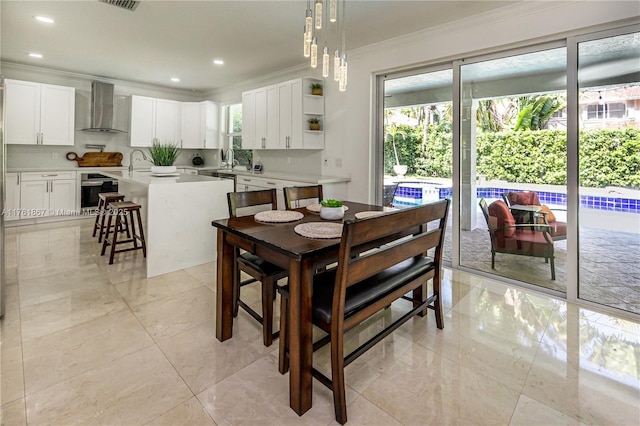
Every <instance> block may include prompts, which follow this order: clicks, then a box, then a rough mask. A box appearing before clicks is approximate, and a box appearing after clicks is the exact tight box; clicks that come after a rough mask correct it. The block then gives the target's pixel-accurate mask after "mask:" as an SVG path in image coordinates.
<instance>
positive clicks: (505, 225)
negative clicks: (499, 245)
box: [488, 200, 516, 238]
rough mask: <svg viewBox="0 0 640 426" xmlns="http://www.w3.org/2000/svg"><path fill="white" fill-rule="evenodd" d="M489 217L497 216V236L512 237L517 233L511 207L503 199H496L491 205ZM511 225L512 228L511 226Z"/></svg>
mask: <svg viewBox="0 0 640 426" xmlns="http://www.w3.org/2000/svg"><path fill="white" fill-rule="evenodd" d="M488 211H489V218H491V217H495V218H496V223H495V226H496V228H497V229H496V232H495V235H496V237H498V238H500V237H511V236H513V234H515V232H516V229H515V228H513V225H515V224H516V221H515V219H514V218H513V215H512V214H511V211H510V210H509V207H507V205H506V204H505V202H504V201H502V200H496V201H494V202H493V203H491V204H490V205H489V208H488ZM509 227H510V228H509Z"/></svg>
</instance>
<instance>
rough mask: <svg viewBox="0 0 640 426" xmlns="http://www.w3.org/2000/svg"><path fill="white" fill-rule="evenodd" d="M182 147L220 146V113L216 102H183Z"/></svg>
mask: <svg viewBox="0 0 640 426" xmlns="http://www.w3.org/2000/svg"><path fill="white" fill-rule="evenodd" d="M181 125H182V132H181V140H182V148H188V149H217V148H219V147H220V113H219V106H218V104H217V103H216V102H212V101H203V102H182V124H181Z"/></svg>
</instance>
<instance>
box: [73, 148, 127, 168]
mask: <svg viewBox="0 0 640 426" xmlns="http://www.w3.org/2000/svg"><path fill="white" fill-rule="evenodd" d="M67 160H69V161H77V162H78V167H120V166H122V153H121V152H86V153H85V154H84V155H83V156H82V157H79V156H78V154H76V153H75V152H68V153H67Z"/></svg>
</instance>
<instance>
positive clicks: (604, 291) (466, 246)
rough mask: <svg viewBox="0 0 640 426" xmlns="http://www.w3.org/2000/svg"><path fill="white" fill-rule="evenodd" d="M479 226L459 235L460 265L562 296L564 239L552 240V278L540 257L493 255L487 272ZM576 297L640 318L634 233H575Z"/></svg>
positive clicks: (486, 245) (487, 250)
mask: <svg viewBox="0 0 640 426" xmlns="http://www.w3.org/2000/svg"><path fill="white" fill-rule="evenodd" d="M478 225H479V227H478V228H476V229H474V230H473V231H462V233H461V240H462V242H461V256H460V262H461V264H462V265H463V266H465V267H468V268H473V269H476V270H479V271H483V272H489V273H492V274H496V275H499V276H502V277H506V278H511V279H514V280H518V281H523V282H528V283H531V284H535V285H539V286H541V287H545V288H549V289H553V290H558V291H561V292H566V282H567V241H566V240H563V241H556V242H555V243H554V249H555V269H556V279H555V281H553V280H551V269H550V267H549V264H547V263H545V262H544V259H542V258H535V257H528V256H520V255H512V254H503V253H497V254H496V262H495V269H491V242H490V240H489V233H488V231H487V227H486V223H484V218H482V220H481V221H480V220H479V221H478ZM451 237H452V232H451V227H450V225H449V228H448V230H447V235H446V240H447V241H446V244H445V249H446V260H449V261H450V260H451V247H452V245H451ZM579 273H580V286H579V290H578V294H579V297H580V298H581V299H585V300H588V301H591V302H596V303H600V304H603V305H607V306H611V307H614V308H618V309H622V310H626V311H629V312H633V313H636V314H640V235H638V234H636V233H629V232H621V231H613V230H606V229H598V228H589V227H583V228H581V229H580V271H579Z"/></svg>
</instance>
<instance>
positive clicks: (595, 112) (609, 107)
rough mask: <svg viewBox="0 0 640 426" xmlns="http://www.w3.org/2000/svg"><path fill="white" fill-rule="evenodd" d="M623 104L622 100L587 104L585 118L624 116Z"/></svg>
mask: <svg viewBox="0 0 640 426" xmlns="http://www.w3.org/2000/svg"><path fill="white" fill-rule="evenodd" d="M624 113H625V104H624V103H622V102H615V103H607V104H597V105H587V119H588V120H591V119H598V118H624V116H625V115H624Z"/></svg>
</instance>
